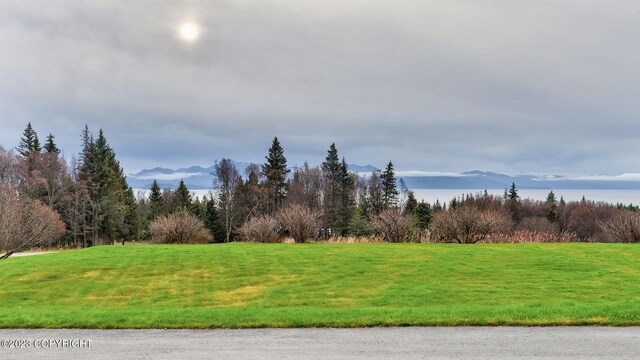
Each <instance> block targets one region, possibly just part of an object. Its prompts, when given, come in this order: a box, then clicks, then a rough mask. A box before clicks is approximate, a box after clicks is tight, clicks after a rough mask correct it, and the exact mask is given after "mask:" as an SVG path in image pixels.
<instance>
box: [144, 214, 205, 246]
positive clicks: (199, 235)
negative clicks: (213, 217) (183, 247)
mask: <svg viewBox="0 0 640 360" xmlns="http://www.w3.org/2000/svg"><path fill="white" fill-rule="evenodd" d="M149 232H150V233H151V242H152V243H155V244H206V243H210V242H212V241H213V236H211V233H210V232H209V230H207V228H205V226H204V224H203V223H202V221H201V220H200V219H198V218H197V217H195V216H194V215H192V214H190V213H188V212H186V211H180V212H178V213H175V214H170V215H167V216H162V217H159V218H157V219H156V220H154V221H153V222H152V223H151V225H149Z"/></svg>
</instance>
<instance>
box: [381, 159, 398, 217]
mask: <svg viewBox="0 0 640 360" xmlns="http://www.w3.org/2000/svg"><path fill="white" fill-rule="evenodd" d="M380 178H381V179H382V203H383V205H384V207H386V208H390V207H395V206H396V205H397V204H398V189H397V186H396V175H395V172H394V170H393V163H392V162H391V161H389V163H388V164H387V168H386V169H385V170H384V171H383V172H382V174H381V175H380Z"/></svg>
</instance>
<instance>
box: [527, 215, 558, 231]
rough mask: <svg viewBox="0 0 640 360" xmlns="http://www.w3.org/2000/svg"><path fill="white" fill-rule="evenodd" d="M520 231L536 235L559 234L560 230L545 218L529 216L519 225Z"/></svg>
mask: <svg viewBox="0 0 640 360" xmlns="http://www.w3.org/2000/svg"><path fill="white" fill-rule="evenodd" d="M518 230H526V231H530V232H535V233H550V234H557V233H558V232H559V231H560V228H559V226H558V225H557V224H554V223H552V222H551V221H549V219H547V218H546V217H543V216H529V217H525V218H523V219H522V220H521V221H520V223H519V224H518Z"/></svg>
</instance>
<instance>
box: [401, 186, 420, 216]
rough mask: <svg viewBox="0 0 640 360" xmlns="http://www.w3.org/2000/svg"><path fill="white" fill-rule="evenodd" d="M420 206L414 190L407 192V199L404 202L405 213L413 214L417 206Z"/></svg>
mask: <svg viewBox="0 0 640 360" xmlns="http://www.w3.org/2000/svg"><path fill="white" fill-rule="evenodd" d="M417 206H418V200H417V199H416V196H415V195H414V193H413V191H408V192H407V201H406V202H405V204H404V213H405V214H413V213H414V211H415V209H416V207H417Z"/></svg>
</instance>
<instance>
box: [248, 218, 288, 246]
mask: <svg viewBox="0 0 640 360" xmlns="http://www.w3.org/2000/svg"><path fill="white" fill-rule="evenodd" d="M238 232H239V233H240V238H241V239H242V240H244V241H255V242H262V243H275V242H279V241H280V224H278V221H277V220H276V219H275V218H274V217H273V216H269V215H261V216H257V217H254V218H251V219H250V220H249V221H247V222H246V223H244V224H243V225H242V226H241V227H240V229H238Z"/></svg>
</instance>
